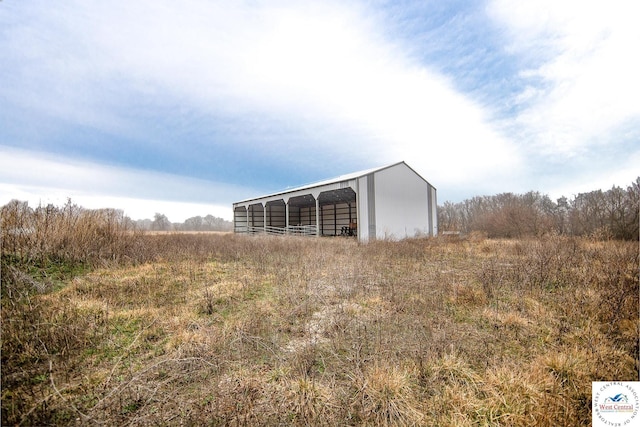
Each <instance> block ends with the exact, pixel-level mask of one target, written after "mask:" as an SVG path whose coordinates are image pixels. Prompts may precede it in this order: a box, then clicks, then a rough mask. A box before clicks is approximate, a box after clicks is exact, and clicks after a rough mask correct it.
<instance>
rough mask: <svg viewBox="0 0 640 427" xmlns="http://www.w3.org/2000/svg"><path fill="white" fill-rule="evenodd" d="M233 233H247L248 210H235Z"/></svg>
mask: <svg viewBox="0 0 640 427" xmlns="http://www.w3.org/2000/svg"><path fill="white" fill-rule="evenodd" d="M233 231H234V232H236V233H243V232H246V231H247V210H246V209H245V208H244V207H242V206H238V207H236V208H235V209H234V210H233Z"/></svg>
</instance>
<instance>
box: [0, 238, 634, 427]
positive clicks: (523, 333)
mask: <svg viewBox="0 0 640 427" xmlns="http://www.w3.org/2000/svg"><path fill="white" fill-rule="evenodd" d="M131 238H132V239H135V240H132V241H131V242H128V243H127V244H126V245H124V244H121V243H119V241H118V244H119V245H121V247H123V248H125V249H123V251H125V250H126V251H127V252H126V253H123V254H122V255H121V256H119V255H118V254H111V255H110V256H109V257H108V258H106V259H105V260H103V261H100V262H98V263H93V264H91V265H89V264H83V263H65V262H62V261H60V262H55V260H49V261H47V262H43V263H41V264H37V263H35V261H33V262H32V261H30V262H29V263H26V262H25V261H19V258H18V256H17V255H5V257H4V258H3V270H2V422H3V423H4V424H6V425H11V424H23V425H39V424H71V425H74V424H75V425H81V424H82V425H92V424H105V425H178V424H185V425H330V426H335V425H437V426H475V425H491V426H499V425H504V426H532V425H548V426H562V425H590V422H591V410H590V404H591V381H596V380H637V379H638V337H639V325H640V322H639V319H638V312H639V301H638V262H639V260H638V243H637V242H635V243H634V242H618V241H606V242H600V241H595V240H587V239H574V238H564V237H557V236H551V237H544V238H539V239H527V240H487V239H483V238H481V237H478V238H471V239H460V238H457V237H449V238H433V239H415V240H406V241H402V242H385V241H379V242H373V243H371V244H368V245H361V244H358V243H357V242H356V241H355V240H353V239H344V238H296V237H286V238H284V237H266V236H239V235H234V234H228V233H207V234H203V233H196V234H184V233H179V234H178V233H167V234H165V233H153V234H151V233H148V234H145V235H135V236H132V237H131ZM114 247H115V246H114ZM118 247H120V246H118ZM116 255H118V256H116ZM23 258H24V257H23Z"/></svg>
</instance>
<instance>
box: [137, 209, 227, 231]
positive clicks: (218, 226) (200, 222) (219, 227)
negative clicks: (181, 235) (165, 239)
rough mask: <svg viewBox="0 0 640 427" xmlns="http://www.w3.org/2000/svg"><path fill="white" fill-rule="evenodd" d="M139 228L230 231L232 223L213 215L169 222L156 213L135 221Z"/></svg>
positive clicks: (162, 215) (165, 217) (164, 216)
mask: <svg viewBox="0 0 640 427" xmlns="http://www.w3.org/2000/svg"><path fill="white" fill-rule="evenodd" d="M135 224H136V227H137V228H138V229H140V230H151V231H231V230H232V229H233V223H232V222H231V221H227V220H225V219H224V218H219V217H217V216H213V215H207V216H204V217H202V216H194V217H191V218H187V219H186V220H185V222H182V223H180V222H171V221H169V218H167V216H166V215H164V214H161V213H156V214H155V215H154V218H153V220H151V219H141V220H138V221H135Z"/></svg>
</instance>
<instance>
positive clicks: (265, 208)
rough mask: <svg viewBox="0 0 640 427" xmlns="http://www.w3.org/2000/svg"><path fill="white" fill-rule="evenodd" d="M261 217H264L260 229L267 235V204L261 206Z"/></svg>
mask: <svg viewBox="0 0 640 427" xmlns="http://www.w3.org/2000/svg"><path fill="white" fill-rule="evenodd" d="M262 216H263V217H264V222H263V223H262V228H263V229H264V232H265V234H266V233H267V204H266V203H264V204H263V205H262Z"/></svg>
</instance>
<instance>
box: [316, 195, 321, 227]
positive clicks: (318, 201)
mask: <svg viewBox="0 0 640 427" xmlns="http://www.w3.org/2000/svg"><path fill="white" fill-rule="evenodd" d="M316 237H320V199H319V198H318V197H316Z"/></svg>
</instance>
